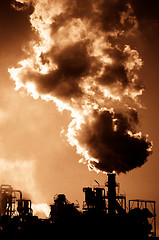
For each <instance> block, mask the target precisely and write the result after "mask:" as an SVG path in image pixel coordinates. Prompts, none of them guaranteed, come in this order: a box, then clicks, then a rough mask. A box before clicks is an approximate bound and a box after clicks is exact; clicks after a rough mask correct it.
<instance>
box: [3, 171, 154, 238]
mask: <svg viewBox="0 0 159 240" xmlns="http://www.w3.org/2000/svg"><path fill="white" fill-rule="evenodd" d="M107 177H108V181H107V182H106V183H105V185H104V186H101V185H99V183H98V182H97V181H96V185H95V186H94V187H84V188H83V192H84V194H85V199H84V201H83V209H82V211H80V210H79V205H78V204H74V203H70V202H69V201H68V200H67V198H66V196H65V195H64V194H59V195H55V197H54V203H53V204H52V205H50V216H49V218H47V219H41V218H38V217H37V216H34V215H33V211H32V207H31V200H29V199H23V196H22V192H21V191H20V190H14V189H13V188H12V186H11V185H1V187H0V233H18V232H22V233H36V232H37V233H42V232H45V233H50V234H51V233H58V231H59V229H60V231H61V232H62V231H63V229H65V230H67V232H70V233H72V232H74V231H76V230H77V231H78V232H79V233H80V231H83V232H85V233H91V234H92V236H93V234H99V236H107V237H108V236H111V237H118V238H119V237H127V239H130V238H132V237H133V238H134V239H150V238H153V239H155V238H156V213H155V201H144V200H138V199H134V200H129V205H128V206H127V205H126V196H125V195H122V194H120V193H119V184H117V183H116V175H115V174H114V173H109V174H107Z"/></svg>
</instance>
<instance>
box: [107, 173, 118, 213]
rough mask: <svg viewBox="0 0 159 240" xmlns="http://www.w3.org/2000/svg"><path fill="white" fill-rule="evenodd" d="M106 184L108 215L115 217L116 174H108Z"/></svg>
mask: <svg viewBox="0 0 159 240" xmlns="http://www.w3.org/2000/svg"><path fill="white" fill-rule="evenodd" d="M107 176H108V182H107V183H106V186H107V187H108V191H107V197H108V214H110V215H115V210H116V186H117V184H116V174H115V173H108V174H107Z"/></svg>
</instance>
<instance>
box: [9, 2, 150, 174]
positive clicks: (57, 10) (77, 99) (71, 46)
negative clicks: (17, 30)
mask: <svg viewBox="0 0 159 240" xmlns="http://www.w3.org/2000/svg"><path fill="white" fill-rule="evenodd" d="M18 2H20V7H22V5H23V3H24V7H26V5H27V3H28V5H29V4H32V5H33V7H34V11H33V13H32V14H31V16H30V22H31V24H32V27H33V29H34V31H35V32H36V33H37V40H36V41H35V40H34V41H33V42H31V43H30V48H29V50H28V52H27V54H28V57H27V58H26V59H24V60H22V61H21V62H19V67H18V68H11V69H9V72H10V74H11V77H12V79H13V80H14V81H15V84H16V89H17V90H18V89H20V88H25V89H26V90H27V91H28V93H30V94H31V95H32V96H33V97H34V98H35V99H36V98H38V97H41V98H42V99H45V100H53V101H54V102H55V103H56V104H57V106H58V107H59V108H60V109H67V110H69V111H71V116H72V121H71V123H70V124H69V126H68V132H67V137H68V141H69V142H70V144H71V145H73V146H76V149H77V152H78V153H79V154H81V155H82V159H81V162H83V163H87V165H88V167H89V169H94V170H96V171H98V170H101V171H103V172H112V171H113V170H115V171H116V172H117V173H120V172H127V171H129V170H131V169H134V168H136V167H138V166H141V165H143V164H144V163H145V162H146V160H147V157H148V156H149V154H150V153H151V143H150V142H148V140H147V138H146V136H143V135H142V133H141V132H138V130H137V125H138V122H139V119H138V114H137V108H138V107H140V103H139V96H140V95H142V92H143V90H144V87H143V84H142V82H141V81H140V80H139V79H138V70H139V69H140V67H141V66H142V60H141V59H140V57H139V54H138V52H137V51H136V50H134V49H131V46H130V45H129V40H130V38H132V37H133V35H134V34H135V31H136V30H137V27H138V23H137V20H136V18H135V16H134V13H133V9H132V8H131V5H130V3H129V2H128V1H125V0H58V1H57V0H43V1H41V0H37V1H32V3H31V1H29V0H28V1H27V0H25V1H22V0H21V1H18V0H17V1H16V3H18ZM15 6H16V4H15Z"/></svg>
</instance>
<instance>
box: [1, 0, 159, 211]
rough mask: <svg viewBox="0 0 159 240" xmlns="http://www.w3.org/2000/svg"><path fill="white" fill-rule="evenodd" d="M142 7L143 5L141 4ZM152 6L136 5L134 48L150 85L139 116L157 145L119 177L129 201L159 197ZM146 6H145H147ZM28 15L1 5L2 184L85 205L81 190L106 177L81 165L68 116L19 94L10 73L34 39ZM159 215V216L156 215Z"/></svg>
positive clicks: (157, 52) (5, 2) (158, 97)
mask: <svg viewBox="0 0 159 240" xmlns="http://www.w3.org/2000/svg"><path fill="white" fill-rule="evenodd" d="M139 2H140V1H139ZM152 2H153V3H154V5H153V3H152V4H151V7H150V6H149V5H148V4H147V5H145V7H143V8H142V7H141V6H142V1H141V4H140V5H138V6H135V11H136V15H137V17H138V20H139V23H140V25H139V27H140V34H139V35H138V39H137V41H136V43H135V44H136V45H135V48H137V49H138V51H139V53H140V57H141V58H142V59H143V61H144V65H143V67H142V69H141V70H140V78H141V79H142V80H143V82H144V85H145V86H146V91H145V93H144V95H143V96H142V103H143V104H144V105H145V106H146V109H142V110H140V112H139V116H140V128H141V129H142V131H143V132H144V133H145V134H146V133H148V134H149V139H150V140H152V141H153V144H154V146H153V154H152V155H151V156H150V157H149V159H148V161H147V163H145V164H144V165H143V166H142V167H141V168H136V169H135V170H132V171H130V172H129V173H127V174H120V175H119V176H117V181H118V182H120V184H121V185H120V186H121V192H124V193H126V194H127V198H128V199H133V198H139V199H148V200H156V201H157V208H158V204H159V194H158V184H159V180H158V175H159V163H158V156H159V150H158V141H159V138H158V133H159V126H158V120H159V113H158V102H159V94H158V88H159V84H158V78H159V68H158V58H159V45H158V40H159V30H158V29H159V28H158V27H159V21H158V20H159V19H158V15H157V14H156V7H155V0H153V1H152ZM146 3H147V2H146ZM28 16H29V10H26V11H18V12H16V11H15V10H14V9H12V8H11V7H10V1H9V0H2V3H1V8H0V47H1V58H0V169H1V170H0V183H6V184H12V185H13V187H15V188H19V189H21V190H22V191H24V193H25V194H26V195H27V196H29V197H30V198H32V199H33V200H34V201H38V202H46V203H51V202H52V197H53V196H54V195H55V194H56V193H65V194H66V195H67V197H68V199H69V200H70V201H74V202H75V201H76V199H77V200H79V202H80V205H82V200H83V193H82V187H84V186H88V185H90V184H93V181H94V179H96V180H97V181H98V182H100V183H101V184H103V183H104V182H105V181H106V176H105V175H103V174H102V173H99V174H97V173H95V172H90V171H88V169H87V166H86V165H83V164H79V163H78V160H79V159H80V156H79V155H77V154H76V151H75V148H73V147H71V146H70V145H69V143H68V142H67V140H66V138H65V137H64V136H63V135H62V134H60V132H61V130H62V129H66V128H67V126H68V123H69V122H70V115H69V112H67V111H64V112H63V113H60V112H59V111H58V110H57V108H56V106H55V104H53V103H51V102H49V103H48V102H45V101H43V100H40V99H39V100H34V99H33V98H32V97H31V96H29V95H28V94H27V93H26V92H22V91H15V90H14V82H13V81H12V80H11V79H10V76H9V73H8V68H9V67H11V66H16V64H17V62H18V61H19V60H21V59H23V57H24V52H23V51H22V47H23V46H24V45H25V43H26V42H28V41H29V40H30V39H31V38H32V37H33V32H32V31H31V27H30V24H29V20H28ZM157 213H158V215H159V212H157Z"/></svg>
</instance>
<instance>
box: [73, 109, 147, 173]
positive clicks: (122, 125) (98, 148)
mask: <svg viewBox="0 0 159 240" xmlns="http://www.w3.org/2000/svg"><path fill="white" fill-rule="evenodd" d="M131 114H133V115H131ZM114 117H115V118H116V119H117V120H116V124H117V130H116V131H114V127H113V116H112V113H110V112H109V111H104V112H97V111H95V112H94V114H93V119H92V120H91V121H88V123H87V124H85V125H83V127H82V130H81V131H80V132H79V134H78V136H77V139H78V140H79V141H80V143H81V144H82V145H83V146H84V148H86V149H87V150H88V153H89V154H90V155H91V156H92V157H94V158H95V159H98V160H99V163H93V165H94V166H95V167H96V168H97V169H100V170H101V171H105V172H112V171H114V170H115V171H116V172H117V173H120V172H124V173H125V172H127V171H129V170H132V169H133V168H136V167H137V166H138V167H140V166H142V165H143V164H144V163H145V162H146V159H147V157H148V156H149V151H147V150H148V148H149V147H150V146H151V144H150V143H149V142H147V141H146V140H145V137H142V138H135V137H133V136H130V135H129V134H128V133H127V132H128V130H130V131H134V128H135V125H136V122H138V119H137V113H136V112H133V113H130V116H128V117H126V116H124V115H123V114H122V113H119V114H115V116H114Z"/></svg>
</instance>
